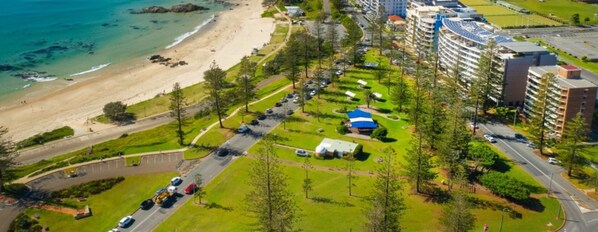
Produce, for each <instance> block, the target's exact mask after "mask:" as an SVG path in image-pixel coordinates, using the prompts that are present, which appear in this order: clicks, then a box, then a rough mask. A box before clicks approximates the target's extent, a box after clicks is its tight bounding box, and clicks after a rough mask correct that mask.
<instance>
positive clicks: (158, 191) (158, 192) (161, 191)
mask: <svg viewBox="0 0 598 232" xmlns="http://www.w3.org/2000/svg"><path fill="white" fill-rule="evenodd" d="M163 192H166V189H165V188H160V189H158V190H157V191H156V195H160V194H161V193H163Z"/></svg>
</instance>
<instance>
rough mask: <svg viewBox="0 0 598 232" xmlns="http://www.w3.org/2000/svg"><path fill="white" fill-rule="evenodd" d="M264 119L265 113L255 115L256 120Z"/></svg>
mask: <svg viewBox="0 0 598 232" xmlns="http://www.w3.org/2000/svg"><path fill="white" fill-rule="evenodd" d="M264 119H266V115H265V114H260V115H258V116H257V120H264Z"/></svg>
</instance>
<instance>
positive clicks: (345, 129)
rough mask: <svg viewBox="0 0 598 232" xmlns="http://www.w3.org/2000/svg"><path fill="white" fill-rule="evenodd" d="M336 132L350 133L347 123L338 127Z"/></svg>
mask: <svg viewBox="0 0 598 232" xmlns="http://www.w3.org/2000/svg"><path fill="white" fill-rule="evenodd" d="M336 132H338V133H339V134H341V135H344V134H347V133H349V128H347V126H345V125H341V126H338V127H337V128H336Z"/></svg>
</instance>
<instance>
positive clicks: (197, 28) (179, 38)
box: [166, 15, 216, 49]
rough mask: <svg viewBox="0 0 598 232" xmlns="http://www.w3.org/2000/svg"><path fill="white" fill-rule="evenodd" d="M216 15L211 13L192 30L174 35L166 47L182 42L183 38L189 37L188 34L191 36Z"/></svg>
mask: <svg viewBox="0 0 598 232" xmlns="http://www.w3.org/2000/svg"><path fill="white" fill-rule="evenodd" d="M215 17H216V15H212V17H210V18H209V19H207V20H205V21H203V22H202V23H201V24H200V25H199V26H197V27H195V28H194V29H193V31H190V32H185V34H182V35H180V36H179V37H176V38H175V39H174V42H173V43H171V44H170V45H168V46H166V49H169V48H171V47H174V46H176V45H177V44H180V43H181V42H183V40H185V39H187V38H189V36H192V35H193V34H195V33H197V32H199V30H200V29H201V28H202V27H204V26H205V25H207V24H208V23H210V22H212V20H214V18H215Z"/></svg>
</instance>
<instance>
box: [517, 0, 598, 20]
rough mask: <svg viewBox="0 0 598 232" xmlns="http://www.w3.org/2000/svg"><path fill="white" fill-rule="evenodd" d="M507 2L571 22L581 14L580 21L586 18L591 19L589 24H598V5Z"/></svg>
mask: <svg viewBox="0 0 598 232" xmlns="http://www.w3.org/2000/svg"><path fill="white" fill-rule="evenodd" d="M507 2H509V3H511V4H513V5H517V6H520V7H523V8H526V9H528V10H530V11H537V12H540V13H543V14H546V15H548V14H553V15H554V16H556V17H558V18H560V19H562V20H565V21H567V22H569V20H570V19H571V16H572V15H573V14H575V13H578V14H579V20H580V21H581V22H582V23H584V24H586V23H585V22H584V18H586V17H588V18H589V19H590V22H589V24H598V18H597V17H595V16H594V13H596V12H598V5H596V4H587V3H582V2H575V1H569V0H547V1H543V2H540V1H538V0H507Z"/></svg>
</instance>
